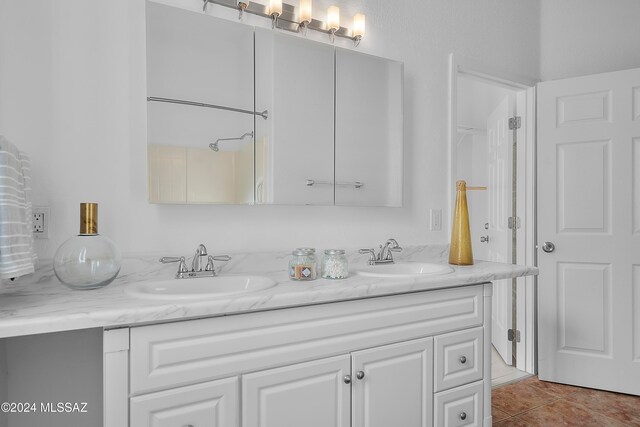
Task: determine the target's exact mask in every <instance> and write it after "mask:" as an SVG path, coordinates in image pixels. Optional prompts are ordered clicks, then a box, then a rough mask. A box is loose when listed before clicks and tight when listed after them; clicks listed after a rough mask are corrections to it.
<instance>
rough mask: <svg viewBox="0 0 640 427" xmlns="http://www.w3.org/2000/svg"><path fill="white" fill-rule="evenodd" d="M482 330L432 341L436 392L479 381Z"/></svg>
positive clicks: (452, 334)
mask: <svg viewBox="0 0 640 427" xmlns="http://www.w3.org/2000/svg"><path fill="white" fill-rule="evenodd" d="M483 333H484V329H483V328H482V327H479V328H474V329H468V330H465V331H459V332H453V333H450V334H446V335H439V336H437V337H436V338H435V341H434V344H435V345H434V348H435V357H434V377H435V385H434V390H435V391H436V392H439V391H444V390H448V389H450V388H453V387H457V386H460V385H463V384H469V383H471V382H474V381H478V380H481V379H482V373H483V357H482V341H483V340H482V337H483Z"/></svg>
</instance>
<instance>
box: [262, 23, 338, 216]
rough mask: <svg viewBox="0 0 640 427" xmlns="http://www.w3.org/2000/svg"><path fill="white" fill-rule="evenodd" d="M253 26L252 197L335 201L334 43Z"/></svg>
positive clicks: (284, 201) (272, 200)
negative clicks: (258, 114)
mask: <svg viewBox="0 0 640 427" xmlns="http://www.w3.org/2000/svg"><path fill="white" fill-rule="evenodd" d="M255 31H256V47H255V48H256V76H255V78H256V106H257V108H258V109H259V110H263V109H268V110H269V112H270V119H269V120H266V121H264V120H261V119H259V118H257V119H256V202H257V203H258V204H260V203H262V204H294V205H333V203H334V188H333V156H334V152H333V148H334V144H333V141H334V136H333V114H334V49H333V46H331V45H327V44H323V43H317V42H313V41H309V40H306V39H303V38H300V37H295V36H289V35H284V34H279V33H275V32H273V31H269V30H263V29H260V28H256V30H255ZM271 117H273V119H272V120H271Z"/></svg>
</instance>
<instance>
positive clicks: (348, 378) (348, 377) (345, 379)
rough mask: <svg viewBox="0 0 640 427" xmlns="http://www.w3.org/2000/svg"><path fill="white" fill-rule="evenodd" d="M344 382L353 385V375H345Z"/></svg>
mask: <svg viewBox="0 0 640 427" xmlns="http://www.w3.org/2000/svg"><path fill="white" fill-rule="evenodd" d="M342 381H344V383H345V384H351V375H345V376H344V377H343V378H342Z"/></svg>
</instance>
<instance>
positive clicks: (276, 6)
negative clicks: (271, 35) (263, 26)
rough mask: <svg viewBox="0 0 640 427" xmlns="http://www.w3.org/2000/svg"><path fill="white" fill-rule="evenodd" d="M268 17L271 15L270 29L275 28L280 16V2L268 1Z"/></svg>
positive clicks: (275, 0) (276, 0) (277, 0)
mask: <svg viewBox="0 0 640 427" xmlns="http://www.w3.org/2000/svg"><path fill="white" fill-rule="evenodd" d="M269 15H271V28H275V27H276V24H277V23H278V17H279V16H280V15H282V0H269Z"/></svg>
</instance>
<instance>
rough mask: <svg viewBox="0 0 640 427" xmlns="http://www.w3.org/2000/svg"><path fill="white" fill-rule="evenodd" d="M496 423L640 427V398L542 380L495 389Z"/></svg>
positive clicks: (504, 426)
mask: <svg viewBox="0 0 640 427" xmlns="http://www.w3.org/2000/svg"><path fill="white" fill-rule="evenodd" d="M491 407H492V413H493V425H494V426H500V427H556V426H576V427H577V426H579V427H591V426H593V427H631V426H639V427H640V397H637V396H630V395H626V394H618V393H611V392H607V391H600V390H592V389H588V388H581V387H573V386H568V385H563V384H556V383H550V382H545V381H540V380H539V379H538V377H537V376H532V377H528V378H525V379H523V380H520V381H518V382H516V383H512V384H507V385H503V386H499V387H497V388H494V389H493V391H492V398H491Z"/></svg>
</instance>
